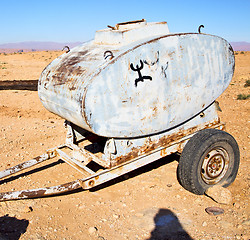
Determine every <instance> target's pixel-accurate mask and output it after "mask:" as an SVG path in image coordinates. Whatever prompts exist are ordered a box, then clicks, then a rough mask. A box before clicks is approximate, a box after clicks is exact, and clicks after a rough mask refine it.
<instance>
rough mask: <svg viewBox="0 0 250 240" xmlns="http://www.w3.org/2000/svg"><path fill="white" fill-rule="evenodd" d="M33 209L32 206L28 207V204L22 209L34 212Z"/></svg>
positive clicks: (25, 211) (26, 211)
mask: <svg viewBox="0 0 250 240" xmlns="http://www.w3.org/2000/svg"><path fill="white" fill-rule="evenodd" d="M32 211H33V208H32V207H30V206H29V207H28V206H26V207H24V208H23V210H22V212H24V213H29V212H32Z"/></svg>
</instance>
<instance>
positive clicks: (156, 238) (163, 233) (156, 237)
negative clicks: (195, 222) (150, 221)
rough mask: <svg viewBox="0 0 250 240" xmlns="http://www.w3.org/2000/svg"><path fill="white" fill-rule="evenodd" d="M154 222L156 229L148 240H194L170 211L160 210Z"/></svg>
mask: <svg viewBox="0 0 250 240" xmlns="http://www.w3.org/2000/svg"><path fill="white" fill-rule="evenodd" d="M154 222H155V228H154V230H153V231H152V232H151V237H150V238H149V239H147V240H192V238H191V237H190V236H189V234H188V233H187V232H186V231H185V230H184V229H183V227H182V225H181V223H180V222H179V220H178V218H177V217H176V216H175V214H174V213H173V212H172V211H170V210H168V209H160V210H159V211H158V213H157V214H156V215H155V217H154Z"/></svg>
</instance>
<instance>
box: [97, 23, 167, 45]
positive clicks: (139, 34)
mask: <svg viewBox="0 0 250 240" xmlns="http://www.w3.org/2000/svg"><path fill="white" fill-rule="evenodd" d="M167 34H169V29H168V25H167V22H151V23H147V21H146V20H145V19H142V20H138V21H131V22H124V23H118V24H116V25H115V26H114V27H112V26H109V25H108V28H106V29H103V30H99V31H96V33H95V40H94V43H95V44H103V45H126V44H129V43H131V42H135V41H138V40H142V39H145V38H149V37H156V36H160V35H167Z"/></svg>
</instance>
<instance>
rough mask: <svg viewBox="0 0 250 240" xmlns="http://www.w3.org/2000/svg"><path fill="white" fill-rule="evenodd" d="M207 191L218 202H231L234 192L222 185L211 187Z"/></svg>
mask: <svg viewBox="0 0 250 240" xmlns="http://www.w3.org/2000/svg"><path fill="white" fill-rule="evenodd" d="M205 193H206V195H207V196H209V197H210V198H212V199H213V200H214V201H215V202H217V203H221V204H230V203H231V202H232V193H231V192H230V191H229V190H228V189H226V188H223V187H222V186H214V187H211V188H209V189H207V191H206V192H205Z"/></svg>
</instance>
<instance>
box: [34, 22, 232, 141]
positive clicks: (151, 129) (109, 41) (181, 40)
mask: <svg viewBox="0 0 250 240" xmlns="http://www.w3.org/2000/svg"><path fill="white" fill-rule="evenodd" d="M234 63H235V62H234V53H233V49H232V47H231V46H230V44H229V43H228V42H227V41H226V40H224V39H222V38H220V37H217V36H213V35H208V34H200V33H175V34H170V33H169V30H168V26H167V23H166V22H161V23H147V22H146V21H145V20H141V21H135V22H128V23H121V24H117V25H116V26H115V27H109V28H108V29H104V30H100V31H97V32H96V35H95V39H94V40H93V41H90V42H87V43H84V44H82V45H80V46H78V47H75V48H73V49H71V50H70V51H69V52H68V53H64V54H62V55H61V56H60V57H58V58H57V59H55V60H54V61H53V62H52V63H50V64H49V65H48V66H47V67H46V68H45V69H44V71H43V72H42V74H41V77H40V80H39V85H38V93H39V97H40V99H41V101H42V103H43V105H44V106H45V107H46V108H47V109H48V110H49V111H51V112H53V113H55V114H57V115H59V116H61V117H63V118H65V119H67V120H68V121H71V122H73V123H74V124H76V125H78V126H80V127H82V128H84V129H86V130H87V131H90V132H93V133H95V134H97V135H100V136H105V137H114V138H134V137H138V136H145V135H150V134H156V133H159V132H162V131H165V130H168V129H170V128H173V127H175V126H177V125H180V124H182V123H183V122H185V121H187V120H188V119H191V118H192V117H194V116H195V115H197V114H198V113H199V112H201V111H202V110H204V109H205V108H206V107H208V106H209V105H210V104H211V103H212V102H213V101H215V99H216V98H218V97H219V96H220V95H221V94H222V92H223V91H224V90H225V89H226V88H227V87H228V85H229V83H230V81H231V79H232V76H233V72H234Z"/></svg>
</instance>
